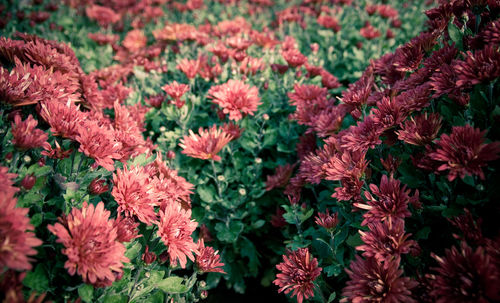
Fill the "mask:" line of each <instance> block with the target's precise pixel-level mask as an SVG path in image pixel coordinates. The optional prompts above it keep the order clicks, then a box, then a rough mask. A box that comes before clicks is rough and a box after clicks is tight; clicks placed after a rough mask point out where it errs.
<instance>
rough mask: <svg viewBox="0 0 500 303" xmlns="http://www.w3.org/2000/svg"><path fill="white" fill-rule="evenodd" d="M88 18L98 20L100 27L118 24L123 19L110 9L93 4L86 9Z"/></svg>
mask: <svg viewBox="0 0 500 303" xmlns="http://www.w3.org/2000/svg"><path fill="white" fill-rule="evenodd" d="M85 12H86V13H87V17H89V18H90V19H92V20H96V21H97V23H99V25H100V26H103V27H106V26H108V25H110V24H113V23H116V22H118V21H119V20H120V19H121V17H120V15H118V14H117V13H115V11H113V10H112V9H111V8H109V7H105V6H100V5H96V4H93V5H91V6H88V7H87V8H86V9H85Z"/></svg>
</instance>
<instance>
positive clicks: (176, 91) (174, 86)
mask: <svg viewBox="0 0 500 303" xmlns="http://www.w3.org/2000/svg"><path fill="white" fill-rule="evenodd" d="M162 89H163V90H164V91H165V92H166V93H167V95H169V96H170V98H172V99H174V101H175V104H176V105H177V107H179V108H180V107H182V105H181V106H179V105H180V104H183V103H181V98H182V96H184V94H185V93H186V92H187V91H189V85H187V84H182V83H178V82H177V81H174V82H172V83H170V84H165V85H164V86H163V87H162Z"/></svg>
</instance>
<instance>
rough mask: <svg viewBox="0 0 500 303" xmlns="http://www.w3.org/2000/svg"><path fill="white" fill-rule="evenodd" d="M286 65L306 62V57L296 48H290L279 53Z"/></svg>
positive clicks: (297, 65) (292, 65)
mask: <svg viewBox="0 0 500 303" xmlns="http://www.w3.org/2000/svg"><path fill="white" fill-rule="evenodd" d="M281 54H282V55H283V58H284V59H285V61H286V63H288V66H291V67H299V66H302V65H303V64H304V63H306V62H307V57H306V56H304V55H303V54H302V53H301V52H300V51H299V50H298V49H296V48H291V49H289V50H286V51H283V52H282V53H281Z"/></svg>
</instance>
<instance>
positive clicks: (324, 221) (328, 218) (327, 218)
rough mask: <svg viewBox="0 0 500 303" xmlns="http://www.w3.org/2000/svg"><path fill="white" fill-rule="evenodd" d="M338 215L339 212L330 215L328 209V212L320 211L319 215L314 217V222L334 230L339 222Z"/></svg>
mask: <svg viewBox="0 0 500 303" xmlns="http://www.w3.org/2000/svg"><path fill="white" fill-rule="evenodd" d="M338 215H339V214H338V213H334V214H331V215H330V213H329V211H328V209H327V210H326V213H320V212H318V215H317V216H316V218H315V219H314V222H316V224H318V225H319V226H321V227H323V228H324V229H326V230H328V231H332V230H333V229H335V227H336V226H337V224H339V218H338Z"/></svg>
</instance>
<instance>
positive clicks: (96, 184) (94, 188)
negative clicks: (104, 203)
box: [88, 178, 109, 195]
mask: <svg viewBox="0 0 500 303" xmlns="http://www.w3.org/2000/svg"><path fill="white" fill-rule="evenodd" d="M88 190H89V192H90V193H91V194H92V195H100V194H103V193H105V192H107V191H108V190H109V185H108V184H107V183H106V180H104V179H100V178H95V179H93V180H92V181H91V182H90V184H89V187H88Z"/></svg>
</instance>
